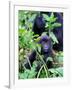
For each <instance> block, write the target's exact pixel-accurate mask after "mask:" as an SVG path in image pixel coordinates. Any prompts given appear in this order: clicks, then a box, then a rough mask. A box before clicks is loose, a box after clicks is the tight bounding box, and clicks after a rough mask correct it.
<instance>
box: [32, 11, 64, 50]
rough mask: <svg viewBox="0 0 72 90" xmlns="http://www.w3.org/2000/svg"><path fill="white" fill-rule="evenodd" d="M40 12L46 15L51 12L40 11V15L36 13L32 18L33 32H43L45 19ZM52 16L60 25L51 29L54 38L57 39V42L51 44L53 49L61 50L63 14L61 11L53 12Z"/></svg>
mask: <svg viewBox="0 0 72 90" xmlns="http://www.w3.org/2000/svg"><path fill="white" fill-rule="evenodd" d="M42 14H46V15H48V16H50V15H51V12H41V14H40V15H37V16H36V18H35V20H34V25H33V32H34V33H35V34H39V35H41V34H42V33H43V32H45V20H44V18H43V16H42ZM54 16H55V17H57V20H56V22H58V23H61V26H60V27H56V28H55V29H54V30H53V33H54V34H55V36H56V38H57V39H58V42H59V43H58V44H55V45H53V49H54V50H57V51H63V15H62V13H58V12H56V13H55V12H54Z"/></svg>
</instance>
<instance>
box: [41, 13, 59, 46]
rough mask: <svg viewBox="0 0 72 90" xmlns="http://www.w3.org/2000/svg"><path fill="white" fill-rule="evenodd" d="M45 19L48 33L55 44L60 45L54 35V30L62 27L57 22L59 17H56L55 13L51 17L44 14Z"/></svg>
mask: <svg viewBox="0 0 72 90" xmlns="http://www.w3.org/2000/svg"><path fill="white" fill-rule="evenodd" d="M43 17H44V19H45V21H46V26H45V28H46V31H47V33H48V35H49V36H50V37H51V39H52V40H53V44H55V43H58V40H57V38H56V36H55V35H54V33H53V29H54V28H56V27H60V26H61V24H60V23H58V22H56V20H57V17H54V14H53V12H52V13H51V15H50V16H48V15H46V14H43Z"/></svg>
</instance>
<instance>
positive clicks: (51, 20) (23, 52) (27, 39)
mask: <svg viewBox="0 0 72 90" xmlns="http://www.w3.org/2000/svg"><path fill="white" fill-rule="evenodd" d="M39 13H40V12H37V11H36V12H34V11H33V12H31V11H23V10H19V14H18V21H19V22H18V28H19V30H18V39H19V40H18V41H19V68H20V71H21V72H19V73H18V78H19V79H27V78H29V79H30V78H52V77H63V52H55V55H54V57H48V58H47V61H52V62H53V68H51V69H48V67H47V65H46V62H45V61H44V60H43V56H42V55H41V46H40V45H39V44H38V43H37V42H38V41H39V39H40V38H39V36H38V35H37V34H36V35H34V32H33V31H32V27H33V22H34V19H35V17H36V15H37V14H39ZM43 17H44V19H45V20H46V26H45V30H46V33H47V34H48V35H49V37H51V39H52V40H53V44H55V43H58V40H57V38H56V36H55V35H54V33H53V29H54V28H56V27H60V26H61V24H60V23H58V22H56V20H57V17H55V16H54V14H53V13H51V16H48V15H46V14H43ZM44 33H45V32H44ZM33 50H35V51H36V53H37V57H36V61H35V62H33V64H32V66H31V69H30V70H29V69H26V68H24V66H23V63H24V62H26V61H27V60H28V55H29V54H30V53H31V52H32V51H33ZM37 65H40V69H39V71H38V72H37V71H36V67H37Z"/></svg>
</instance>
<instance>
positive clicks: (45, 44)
mask: <svg viewBox="0 0 72 90" xmlns="http://www.w3.org/2000/svg"><path fill="white" fill-rule="evenodd" d="M40 44H41V47H42V52H43V53H48V52H50V51H51V49H52V43H51V39H50V38H49V37H48V36H47V35H44V36H41V39H40Z"/></svg>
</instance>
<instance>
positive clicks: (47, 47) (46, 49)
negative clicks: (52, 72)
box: [24, 35, 52, 70]
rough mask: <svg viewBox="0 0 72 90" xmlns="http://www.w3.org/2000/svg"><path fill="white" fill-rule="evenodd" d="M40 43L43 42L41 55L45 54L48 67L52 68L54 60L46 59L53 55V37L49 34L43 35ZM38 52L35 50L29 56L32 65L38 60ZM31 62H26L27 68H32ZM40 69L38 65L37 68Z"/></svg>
mask: <svg viewBox="0 0 72 90" xmlns="http://www.w3.org/2000/svg"><path fill="white" fill-rule="evenodd" d="M39 44H41V55H43V56H44V58H43V60H44V62H45V63H46V64H47V66H48V68H52V62H51V61H48V62H47V61H46V59H47V58H48V57H51V56H52V43H51V39H50V38H49V37H48V36H47V35H42V36H41V37H40V41H39ZM36 55H37V54H36V52H35V51H33V52H32V53H31V54H30V56H29V62H30V64H31V65H32V63H33V62H34V61H35V60H36ZM29 62H27V63H26V64H24V66H25V67H26V68H27V69H30V65H29ZM39 69H40V66H37V70H39Z"/></svg>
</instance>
